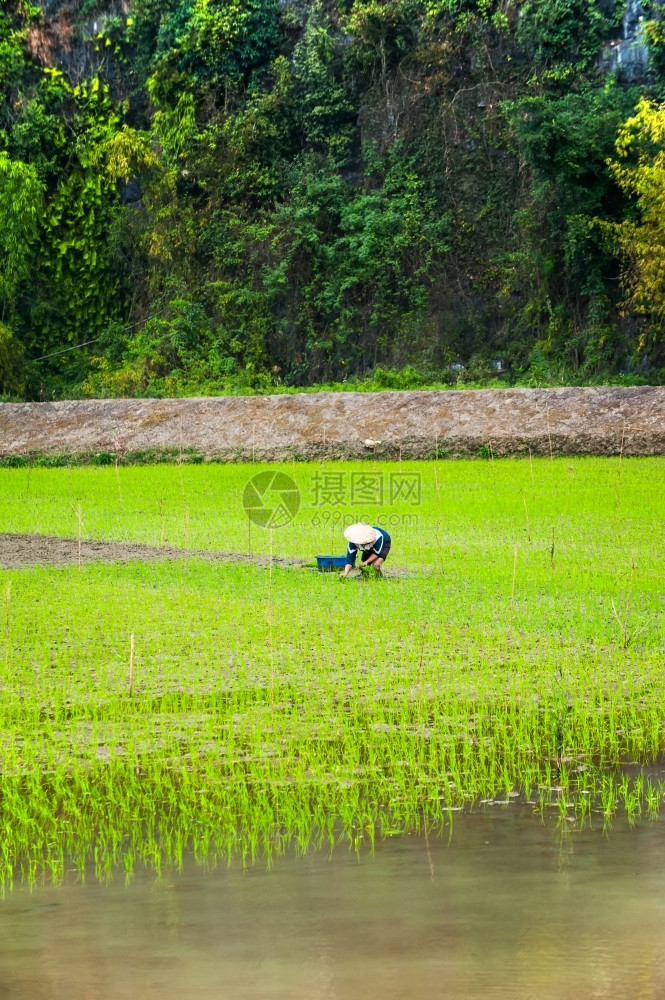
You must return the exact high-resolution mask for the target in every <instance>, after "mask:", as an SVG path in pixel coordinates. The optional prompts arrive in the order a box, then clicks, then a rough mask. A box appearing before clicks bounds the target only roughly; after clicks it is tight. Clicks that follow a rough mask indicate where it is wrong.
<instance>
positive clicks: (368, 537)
mask: <svg viewBox="0 0 665 1000" xmlns="http://www.w3.org/2000/svg"><path fill="white" fill-rule="evenodd" d="M344 537H345V538H346V540H347V542H353V544H354V545H373V544H374V542H375V541H376V537H377V535H376V529H375V528H373V527H372V525H371V524H363V522H362V521H359V522H358V524H350V525H349V526H348V528H347V529H346V531H345V532H344Z"/></svg>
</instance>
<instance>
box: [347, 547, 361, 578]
mask: <svg viewBox="0 0 665 1000" xmlns="http://www.w3.org/2000/svg"><path fill="white" fill-rule="evenodd" d="M357 554H358V546H357V545H354V544H353V542H349V547H348V549H347V550H346V563H345V564H344V576H348V575H349V573H350V572H351V570H352V569H353V567H354V566H355V564H356V555H357Z"/></svg>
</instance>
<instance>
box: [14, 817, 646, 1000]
mask: <svg viewBox="0 0 665 1000" xmlns="http://www.w3.org/2000/svg"><path fill="white" fill-rule="evenodd" d="M70 879H71V881H66V882H65V884H63V885H62V886H61V887H59V888H55V887H47V886H46V887H41V888H36V889H33V890H32V891H31V890H30V889H29V888H28V887H21V886H19V887H16V888H15V889H14V890H13V892H11V893H9V894H7V896H6V897H5V898H4V900H3V901H2V902H0V942H1V944H0V996H2V998H3V1000H65V998H67V1000H69V998H72V997H79V998H85V1000H134V998H136V1000H171V998H174V1000H175V998H178V1000H213V998H214V1000H218V998H229V1000H287V998H288V1000H333V998H334V1000H337V998H339V1000H375V998H376V1000H393V998H394V1000H397V998H399V1000H411V998H416V997H418V998H420V997H428V998H445V1000H480V998H481V997H483V998H484V997H493V996H496V997H506V998H510V1000H527V998H536V997H537V998H538V1000H563V998H564V997H565V998H566V1000H578V998H579V1000H582V998H584V1000H588V998H597V1000H601V998H602V1000H615V998H616V1000H619V998H625V997H632V998H639V1000H657V998H662V997H663V996H664V995H665V830H664V827H663V824H662V822H658V821H656V822H652V823H646V822H643V823H639V822H638V823H637V825H636V826H635V827H633V828H629V826H628V825H627V824H626V823H625V821H622V820H618V819H617V820H616V821H615V822H614V824H613V826H612V828H611V829H609V830H605V831H603V828H602V820H601V821H600V826H599V827H598V828H596V829H592V828H588V827H587V828H586V829H583V830H577V829H573V828H571V827H570V826H569V825H568V824H566V823H563V824H561V823H560V822H557V821H556V820H555V819H553V818H549V817H546V819H545V821H542V820H541V818H540V817H539V816H538V815H534V813H533V812H532V810H531V808H529V807H526V806H516V805H511V806H507V807H499V808H497V807H493V808H491V809H488V810H486V811H485V812H483V813H476V814H470V815H469V814H455V816H454V825H453V829H452V836H451V837H450V839H448V838H447V837H443V838H433V837H430V838H429V839H428V840H426V839H425V838H424V837H423V836H413V837H389V838H386V839H383V840H379V841H377V843H376V847H375V851H374V853H373V854H370V853H361V854H360V855H356V854H355V853H353V852H350V851H349V850H348V848H346V847H339V848H336V849H335V850H333V851H332V852H325V851H318V852H312V853H308V854H306V855H305V856H304V857H297V856H295V854H293V853H290V854H288V855H287V856H285V857H280V858H276V859H275V860H274V864H273V866H272V868H270V869H268V868H266V866H265V864H263V863H261V862H257V863H256V864H254V865H253V866H251V867H250V868H248V869H243V867H242V866H241V865H240V864H239V863H236V862H234V863H232V864H231V866H230V867H228V868H227V867H225V866H221V867H217V868H214V869H212V870H206V869H205V868H202V867H200V866H197V865H196V864H195V863H194V861H193V860H192V859H186V860H185V863H184V866H183V869H182V871H180V872H175V871H165V872H164V873H163V876H162V878H161V879H160V880H156V878H155V876H154V874H149V873H148V872H146V871H145V870H141V869H137V871H136V873H135V876H134V877H133V879H132V880H131V882H130V883H129V885H125V884H124V881H123V879H122V877H120V876H119V877H118V878H117V879H115V880H113V881H111V883H110V884H108V885H102V884H99V883H98V882H97V881H96V880H95V879H94V878H92V877H91V878H90V879H89V880H87V881H86V883H85V884H81V883H80V882H78V881H74V879H75V876H74V875H73V874H71V875H70Z"/></svg>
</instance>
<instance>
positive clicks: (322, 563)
mask: <svg viewBox="0 0 665 1000" xmlns="http://www.w3.org/2000/svg"><path fill="white" fill-rule="evenodd" d="M316 565H317V567H318V569H319V570H320V572H321V573H330V572H332V570H334V569H342V567H343V566H345V565H346V556H317V557H316Z"/></svg>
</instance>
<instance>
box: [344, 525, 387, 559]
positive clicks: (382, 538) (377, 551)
mask: <svg viewBox="0 0 665 1000" xmlns="http://www.w3.org/2000/svg"><path fill="white" fill-rule="evenodd" d="M372 527H373V528H374V530H375V531H378V533H379V537H378V538H377V540H376V541H375V542H374V545H372V547H371V549H368V550H367V549H361V551H362V552H365V551H369V552H373V553H374V555H375V556H382V555H383V553H384V552H385V550H386V549H387V548H388V546H389V545H390V535H389V534H388V532H387V531H384V530H383V528H379V527H377V525H376V524H373V525H372ZM359 548H360V546H359V545H356V544H355V543H354V542H349V547H348V549H347V552H346V565H347V566H355V564H356V556H357V554H358V549H359Z"/></svg>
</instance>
